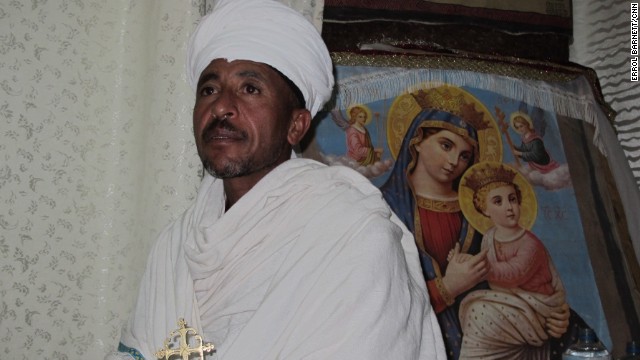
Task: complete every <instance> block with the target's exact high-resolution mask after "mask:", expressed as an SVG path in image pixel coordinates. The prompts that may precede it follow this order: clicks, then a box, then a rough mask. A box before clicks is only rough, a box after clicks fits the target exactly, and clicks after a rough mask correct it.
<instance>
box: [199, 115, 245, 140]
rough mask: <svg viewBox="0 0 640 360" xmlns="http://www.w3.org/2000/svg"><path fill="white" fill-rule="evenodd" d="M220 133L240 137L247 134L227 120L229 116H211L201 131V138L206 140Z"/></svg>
mask: <svg viewBox="0 0 640 360" xmlns="http://www.w3.org/2000/svg"><path fill="white" fill-rule="evenodd" d="M220 134H225V135H226V136H233V137H240V138H246V137H247V134H246V133H245V132H244V131H241V130H240V129H238V128H237V127H235V126H234V125H233V124H232V123H230V122H229V118H228V117H227V116H223V117H221V118H219V117H214V118H213V120H212V121H211V122H210V123H209V124H208V125H207V126H206V127H205V128H204V130H203V131H202V139H203V140H205V141H208V140H209V139H211V138H213V137H215V136H218V135H220Z"/></svg>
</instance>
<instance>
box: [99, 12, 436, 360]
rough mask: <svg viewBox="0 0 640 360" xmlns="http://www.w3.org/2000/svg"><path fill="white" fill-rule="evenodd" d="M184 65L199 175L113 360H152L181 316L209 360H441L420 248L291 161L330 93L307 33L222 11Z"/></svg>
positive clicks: (357, 196)
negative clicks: (206, 346) (210, 347)
mask: <svg viewBox="0 0 640 360" xmlns="http://www.w3.org/2000/svg"><path fill="white" fill-rule="evenodd" d="M187 66H188V68H189V70H188V71H189V74H188V75H189V78H190V81H191V84H192V86H193V87H194V89H195V91H196V102H195V106H194V111H193V125H194V133H195V140H196V146H197V149H198V154H199V156H200V158H201V159H202V162H203V165H204V167H205V169H206V175H205V178H204V179H203V181H202V185H201V187H200V189H199V192H198V196H197V199H196V201H195V204H193V206H192V207H191V208H190V209H188V210H187V211H186V212H185V213H184V215H183V216H182V218H181V219H179V220H178V221H176V222H175V223H174V224H172V225H171V226H169V227H168V228H167V229H166V230H165V231H164V232H163V233H162V234H161V235H160V237H159V239H158V242H157V243H156V244H155V246H154V248H153V249H152V251H151V254H150V257H149V262H148V265H147V269H146V272H145V275H144V277H143V279H142V283H141V286H140V293H139V298H138V301H137V303H136V306H135V309H134V311H133V314H132V316H131V319H130V321H129V323H128V326H127V328H126V329H124V330H123V333H122V337H121V344H120V346H119V351H120V352H119V353H118V354H115V353H114V354H112V355H110V358H111V359H119V358H121V359H129V358H132V357H133V358H144V359H147V360H149V359H154V358H155V356H154V354H155V353H156V352H157V351H159V350H161V349H163V347H164V346H165V344H164V340H165V339H167V338H169V337H170V333H171V332H172V331H174V330H175V329H176V328H177V327H178V326H177V323H178V320H179V319H181V318H184V320H185V321H186V323H187V326H188V327H192V328H194V329H196V330H197V332H198V333H199V334H200V335H201V336H202V338H203V339H204V341H205V342H210V343H213V344H214V345H215V348H216V350H215V352H213V353H212V354H211V355H208V357H206V358H207V359H303V358H304V359H444V357H445V355H444V346H443V343H442V338H441V335H440V331H439V328H438V325H437V322H436V320H435V317H434V313H433V311H432V309H431V307H430V304H429V302H428V295H427V293H426V290H424V288H425V287H424V284H423V283H424V279H423V278H422V275H421V270H420V265H419V263H418V255H417V250H416V248H415V245H414V241H413V238H412V237H411V235H410V233H409V232H408V230H407V229H406V228H405V227H404V226H403V225H401V222H400V221H399V220H398V219H397V217H396V216H395V215H394V214H393V213H392V212H391V211H390V210H389V208H388V206H387V205H386V203H385V202H384V201H383V199H382V196H381V194H380V192H379V191H378V190H377V188H375V187H374V186H373V185H372V184H371V183H370V182H369V181H368V180H367V179H365V178H363V177H361V176H360V175H358V174H357V173H355V172H353V171H351V170H348V169H346V168H342V167H327V166H325V165H322V164H319V163H317V162H315V161H312V160H306V159H297V158H294V159H291V156H292V147H293V146H294V145H295V144H296V143H298V141H300V139H301V138H302V137H303V136H304V135H305V133H306V132H307V130H308V129H309V126H310V123H311V119H312V118H313V116H314V115H315V114H316V112H317V111H318V109H320V107H321V106H322V105H323V104H324V103H325V102H326V101H327V100H328V99H329V97H330V95H331V90H332V87H333V75H332V66H331V60H330V57H329V54H328V51H327V49H326V47H325V45H324V43H323V42H322V39H321V38H320V36H319V34H318V32H317V31H316V30H315V28H314V27H313V26H312V25H311V23H310V22H308V21H307V20H306V19H304V17H302V16H301V15H300V14H298V13H297V12H296V11H294V10H292V9H290V8H288V7H286V6H284V5H282V4H280V3H278V2H275V1H272V0H228V1H225V0H222V1H219V2H218V3H217V4H216V6H215V8H214V10H213V12H212V14H210V15H209V16H207V17H205V18H203V19H202V21H201V23H200V24H199V25H198V28H197V29H196V31H195V33H194V35H193V36H192V40H191V44H190V48H189V54H188V58H187ZM171 340H172V341H175V340H176V339H173V338H172V339H171ZM172 346H173V347H172V348H174V349H175V348H177V347H178V344H174V345H172ZM108 358H109V357H108Z"/></svg>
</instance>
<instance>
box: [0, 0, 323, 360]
mask: <svg viewBox="0 0 640 360" xmlns="http://www.w3.org/2000/svg"><path fill="white" fill-rule="evenodd" d="M291 3H294V4H295V5H296V6H295V7H296V8H297V9H301V10H302V9H304V11H305V13H306V14H310V15H309V17H310V18H314V19H318V18H320V17H321V9H322V2H321V1H313V0H311V1H291ZM209 6H210V4H209V3H208V2H206V1H205V0H191V1H170V0H142V1H132V0H112V1H99V0H60V1H42V0H34V1H10V0H5V1H0V94H1V95H0V120H1V121H0V139H1V140H0V159H2V161H1V162H0V354H2V355H0V358H2V359H27V358H29V359H31V358H39V359H102V358H103V357H104V355H105V354H106V353H107V352H109V351H112V350H114V349H115V347H116V346H117V343H118V338H119V336H120V329H121V327H122V325H123V324H124V323H125V321H126V319H127V316H128V314H129V311H130V309H131V307H132V306H133V302H134V299H135V297H136V292H137V287H138V281H139V279H140V277H141V273H142V271H143V269H144V265H145V262H146V256H147V253H148V250H149V247H150V245H151V244H152V243H153V241H154V240H155V237H156V235H157V234H158V232H159V231H160V230H161V229H162V228H163V227H164V226H165V225H166V224H168V223H169V222H170V221H171V219H174V218H175V217H177V216H178V215H179V214H180V213H181V212H182V211H183V210H184V209H185V208H186V207H187V206H188V205H189V203H190V202H191V200H192V199H193V197H194V195H195V193H196V189H197V186H198V183H199V176H200V173H201V165H200V160H199V159H198V158H197V154H196V151H195V146H194V143H193V135H192V126H191V110H192V106H193V105H192V104H193V94H192V91H191V89H189V87H188V85H187V83H186V80H185V76H184V54H185V51H186V44H187V41H188V38H189V34H190V32H191V30H192V29H193V28H194V25H195V23H197V21H198V19H199V18H200V17H201V16H202V15H203V14H204V13H206V12H207V8H208V7H209Z"/></svg>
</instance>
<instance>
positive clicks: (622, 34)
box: [570, 0, 640, 188]
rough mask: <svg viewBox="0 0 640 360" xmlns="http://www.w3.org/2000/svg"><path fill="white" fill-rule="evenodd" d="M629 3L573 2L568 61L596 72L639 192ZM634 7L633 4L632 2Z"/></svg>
mask: <svg viewBox="0 0 640 360" xmlns="http://www.w3.org/2000/svg"><path fill="white" fill-rule="evenodd" d="M630 3H631V2H630V1H627V0H610V1H602V0H577V1H573V18H574V21H573V23H574V29H573V43H572V45H571V47H570V60H571V61H573V62H575V63H578V64H581V65H584V66H587V67H590V68H592V69H594V70H595V71H596V73H597V74H598V78H599V80H600V85H601V86H602V92H603V94H604V97H605V100H606V101H607V103H608V104H609V105H610V106H611V107H612V108H613V110H615V111H616V112H617V117H616V119H615V122H614V127H615V130H616V132H617V137H618V140H619V143H620V145H621V146H622V149H623V150H624V154H625V156H626V159H627V163H628V166H627V164H624V162H622V163H621V164H620V165H621V166H627V167H628V168H631V171H632V173H633V178H634V181H635V184H636V186H637V187H638V188H640V121H639V120H640V105H639V104H640V82H632V81H631V57H632V56H631V51H630V50H631V4H630ZM636 3H637V2H636Z"/></svg>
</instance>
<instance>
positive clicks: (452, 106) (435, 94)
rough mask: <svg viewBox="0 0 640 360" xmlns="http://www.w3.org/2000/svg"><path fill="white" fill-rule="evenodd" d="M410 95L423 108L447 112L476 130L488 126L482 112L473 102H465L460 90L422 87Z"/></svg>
mask: <svg viewBox="0 0 640 360" xmlns="http://www.w3.org/2000/svg"><path fill="white" fill-rule="evenodd" d="M411 96H413V98H414V99H415V100H416V101H417V102H418V105H420V107H421V108H423V109H436V110H442V111H446V112H449V113H451V114H454V115H456V116H457V117H459V118H461V119H462V120H464V121H465V122H467V123H468V124H469V125H471V126H472V127H473V128H474V129H476V131H479V130H484V129H487V128H489V124H488V123H487V122H486V121H485V120H484V114H483V113H482V112H480V111H477V110H476V107H475V105H474V104H473V103H470V102H467V101H466V99H465V98H464V95H463V94H462V93H461V92H458V93H457V94H456V93H454V92H453V91H452V90H451V89H450V88H447V87H441V88H435V89H429V90H428V91H425V90H423V89H420V90H418V92H414V93H411Z"/></svg>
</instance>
